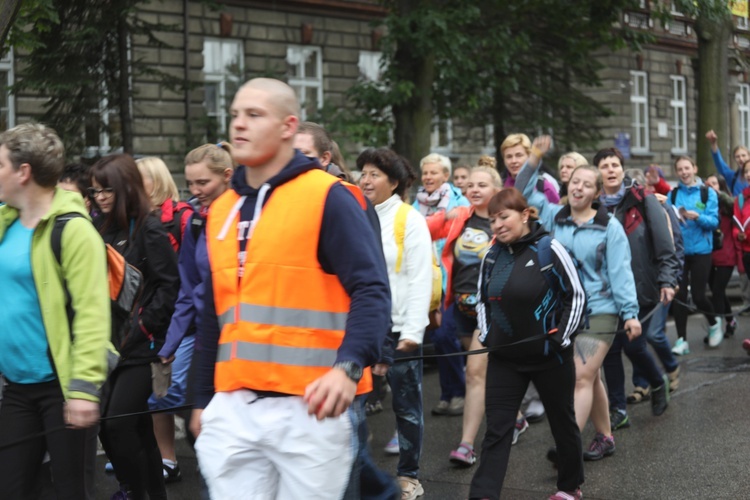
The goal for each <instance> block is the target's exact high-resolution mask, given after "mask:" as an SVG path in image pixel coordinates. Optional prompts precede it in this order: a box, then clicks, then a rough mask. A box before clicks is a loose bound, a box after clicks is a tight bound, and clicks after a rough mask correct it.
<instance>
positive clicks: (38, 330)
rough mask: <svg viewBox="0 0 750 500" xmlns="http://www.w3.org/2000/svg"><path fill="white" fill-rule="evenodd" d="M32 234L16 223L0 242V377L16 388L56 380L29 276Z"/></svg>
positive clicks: (34, 287)
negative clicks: (16, 386) (19, 385)
mask: <svg viewBox="0 0 750 500" xmlns="http://www.w3.org/2000/svg"><path fill="white" fill-rule="evenodd" d="M33 234H34V230H33V229H28V228H26V227H24V226H23V225H22V224H21V222H20V221H19V220H18V219H16V221H15V222H13V224H11V225H10V227H9V228H8V230H7V231H6V232H5V237H4V238H3V240H2V242H0V293H1V294H2V300H0V373H2V374H3V375H4V376H5V378H7V379H8V380H9V381H11V382H14V383H16V384H38V383H41V382H49V381H51V380H54V379H55V372H54V370H53V369H52V363H51V362H50V358H49V354H48V350H49V344H48V343H47V333H46V331H45V330H44V324H43V323H42V312H41V310H40V309H39V295H38V294H37V291H36V285H35V284H34V276H33V275H32V274H31V237H32V235H33Z"/></svg>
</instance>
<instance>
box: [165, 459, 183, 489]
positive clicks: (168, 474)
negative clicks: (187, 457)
mask: <svg viewBox="0 0 750 500" xmlns="http://www.w3.org/2000/svg"><path fill="white" fill-rule="evenodd" d="M161 466H162V468H163V469H164V483H166V484H169V483H176V482H177V481H182V473H181V472H180V466H179V465H178V464H176V463H175V464H174V467H170V466H169V465H167V464H165V463H164V462H162V464H161Z"/></svg>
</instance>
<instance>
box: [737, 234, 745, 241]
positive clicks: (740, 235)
mask: <svg viewBox="0 0 750 500" xmlns="http://www.w3.org/2000/svg"><path fill="white" fill-rule="evenodd" d="M737 239H738V240H739V241H745V240H746V239H747V235H745V233H739V234H738V235H737Z"/></svg>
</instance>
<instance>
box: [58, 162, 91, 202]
mask: <svg viewBox="0 0 750 500" xmlns="http://www.w3.org/2000/svg"><path fill="white" fill-rule="evenodd" d="M89 169H90V167H89V166H88V165H84V164H83V163H69V164H68V165H65V167H64V168H63V172H62V174H60V182H69V183H70V184H75V185H76V187H77V188H78V191H79V192H80V193H81V194H82V195H83V196H87V194H86V190H88V188H90V187H91V174H90V173H89Z"/></svg>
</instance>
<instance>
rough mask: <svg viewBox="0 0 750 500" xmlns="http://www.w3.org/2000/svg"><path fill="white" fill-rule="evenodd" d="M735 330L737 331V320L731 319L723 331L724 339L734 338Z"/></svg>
mask: <svg viewBox="0 0 750 500" xmlns="http://www.w3.org/2000/svg"><path fill="white" fill-rule="evenodd" d="M735 330H737V320H736V319H735V318H732V321H730V322H729V323H727V326H726V328H725V329H724V338H725V339H728V338H730V337H734V331H735Z"/></svg>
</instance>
